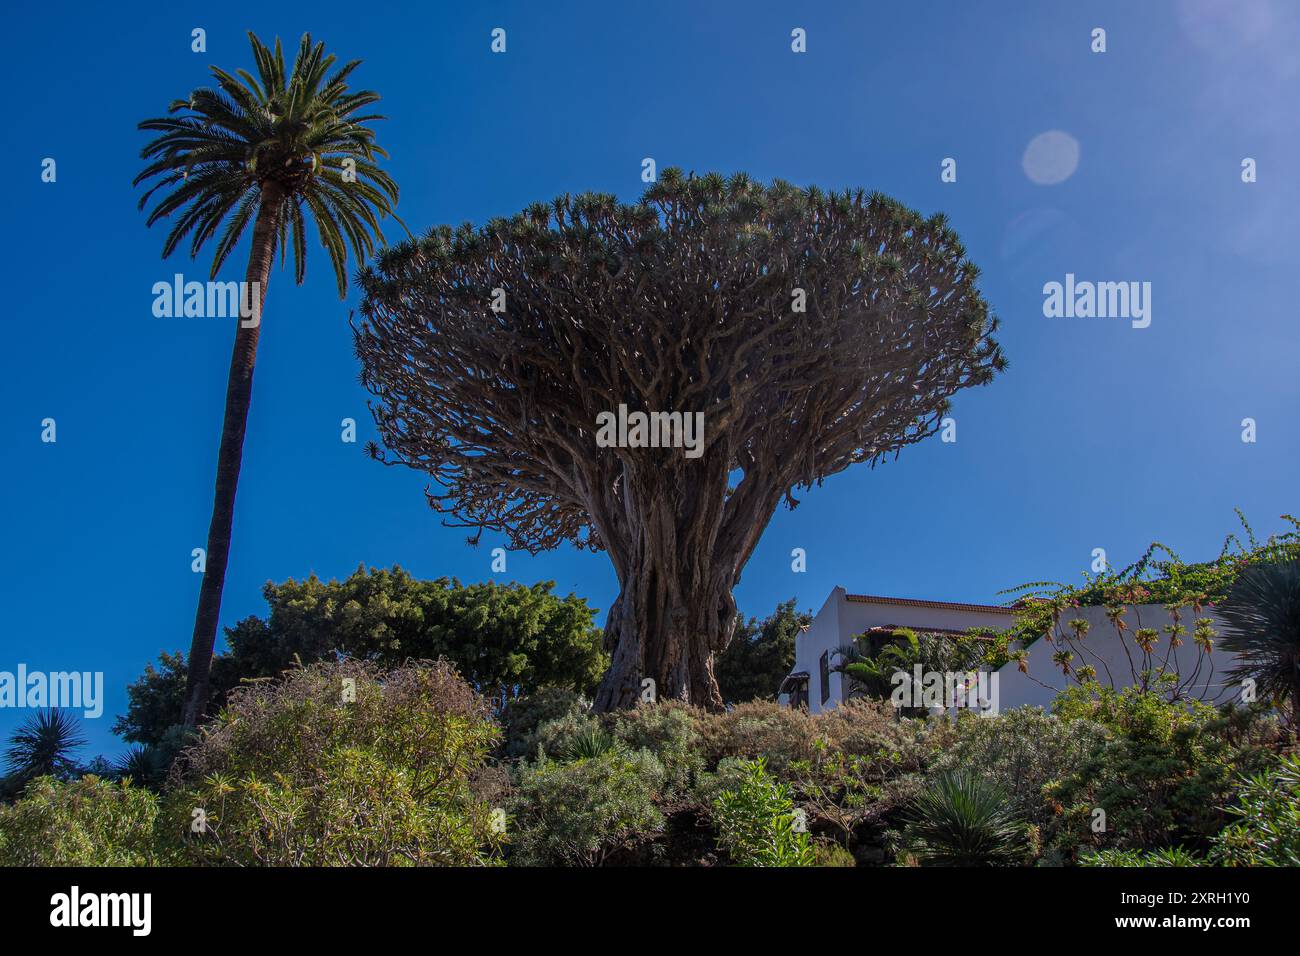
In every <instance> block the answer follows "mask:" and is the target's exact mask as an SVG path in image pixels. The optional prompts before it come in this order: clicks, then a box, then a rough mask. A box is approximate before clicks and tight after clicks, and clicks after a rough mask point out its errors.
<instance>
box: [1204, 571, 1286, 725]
mask: <svg viewBox="0 0 1300 956" xmlns="http://www.w3.org/2000/svg"><path fill="white" fill-rule="evenodd" d="M1218 611H1219V615H1220V617H1222V619H1223V622H1224V628H1223V633H1222V635H1221V637H1220V639H1219V642H1220V646H1222V647H1223V648H1224V649H1225V650H1228V651H1232V652H1233V653H1234V654H1236V655H1237V659H1238V663H1237V665H1236V666H1235V667H1233V668H1232V669H1231V670H1230V671H1229V672H1228V676H1230V677H1231V678H1233V679H1234V680H1248V679H1249V680H1253V681H1254V682H1255V685H1256V688H1257V690H1258V691H1259V693H1260V696H1261V697H1265V698H1271V699H1272V700H1273V701H1275V702H1276V703H1277V704H1278V705H1279V706H1280V705H1281V704H1282V703H1283V702H1285V701H1287V700H1290V702H1291V730H1292V733H1294V734H1296V735H1297V736H1300V560H1291V561H1279V562H1275V563H1272V564H1259V565H1254V566H1252V567H1249V568H1246V569H1245V570H1244V571H1242V572H1241V574H1240V575H1239V576H1238V577H1237V580H1236V582H1235V583H1234V584H1233V586H1232V590H1231V591H1230V592H1229V593H1228V598H1227V600H1226V601H1225V602H1224V603H1223V605H1222V606H1221V607H1219V608H1218Z"/></svg>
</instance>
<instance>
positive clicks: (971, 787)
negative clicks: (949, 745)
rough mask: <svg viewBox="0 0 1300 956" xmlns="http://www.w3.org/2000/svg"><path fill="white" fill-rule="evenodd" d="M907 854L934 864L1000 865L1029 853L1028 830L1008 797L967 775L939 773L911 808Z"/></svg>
mask: <svg viewBox="0 0 1300 956" xmlns="http://www.w3.org/2000/svg"><path fill="white" fill-rule="evenodd" d="M903 842H904V844H905V846H906V847H907V850H908V852H909V853H910V854H911V855H912V856H914V857H915V858H916V859H917V860H918V861H919V862H921V863H922V864H931V865H934V866H997V865H1007V864H1011V863H1015V862H1018V861H1019V860H1021V859H1023V857H1024V855H1025V851H1026V849H1027V847H1026V841H1025V829H1024V825H1023V823H1022V821H1021V820H1020V819H1019V818H1018V817H1017V816H1016V814H1015V811H1014V809H1013V808H1012V805H1011V803H1010V801H1009V800H1008V799H1007V795H1006V793H1005V792H1004V791H1003V790H1002V788H1001V787H999V786H997V785H996V784H994V783H992V782H990V781H989V780H987V779H985V778H983V777H980V776H978V775H977V774H973V773H969V772H967V771H956V772H949V773H944V774H941V775H940V776H939V777H937V778H936V779H935V780H934V782H933V784H932V786H931V787H930V788H929V789H927V790H926V791H925V792H924V793H922V794H921V795H920V796H918V797H917V798H916V800H915V802H914V803H913V804H912V807H911V809H910V812H909V814H908V816H907V821H906V827H905V829H904V831H903Z"/></svg>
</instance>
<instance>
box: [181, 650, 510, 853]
mask: <svg viewBox="0 0 1300 956" xmlns="http://www.w3.org/2000/svg"><path fill="white" fill-rule="evenodd" d="M349 682H350V683H349ZM352 696H355V699H354V700H353V699H350V698H351V697H352ZM498 736H499V731H498V729H497V727H496V725H495V724H494V723H493V721H492V719H491V717H490V713H489V709H488V705H487V703H486V701H484V699H483V698H482V697H481V696H479V695H478V694H476V693H475V692H474V691H473V689H472V688H470V687H469V685H467V684H466V683H465V682H464V681H463V680H461V679H460V677H459V676H458V675H457V674H456V672H455V670H454V669H453V668H452V667H451V666H450V665H448V664H446V663H443V662H439V663H437V664H432V665H429V664H412V665H408V666H406V667H402V668H400V669H398V670H394V671H388V672H384V671H381V670H379V669H377V668H376V667H374V666H372V665H368V664H363V663H360V662H357V661H344V662H342V663H334V664H324V663H321V664H314V665H312V666H310V667H307V668H304V669H300V670H297V671H291V672H289V674H288V675H287V676H286V677H285V678H284V679H283V680H281V681H278V682H275V683H261V684H254V685H250V686H245V687H242V688H239V689H237V690H235V691H234V692H232V694H231V695H230V698H229V702H228V704H227V707H226V708H225V710H223V711H222V713H221V714H220V716H219V717H218V718H217V719H216V720H215V721H213V722H212V723H211V724H210V725H209V726H208V727H207V728H206V729H205V732H204V734H203V736H202V738H201V740H200V741H199V742H198V743H197V744H195V745H194V746H193V747H191V748H190V749H188V750H187V751H185V753H184V754H183V755H182V757H181V759H180V760H179V761H178V763H177V765H176V767H175V768H174V769H173V788H174V789H173V791H172V792H171V793H169V795H168V797H167V798H166V801H165V803H164V808H165V816H164V819H165V821H166V826H167V828H168V833H170V834H171V835H173V836H174V837H181V838H182V849H183V852H184V855H185V858H186V859H187V860H189V861H191V862H196V863H216V864H227V865H231V864H233V865H271V866H284V865H295V866H296V865H306V866H336V865H337V866H358V865H360V866H369V865H377V866H384V865H391V866H396V865H426V866H427V865H461V866H464V865H474V864H483V863H488V862H491V861H492V859H493V855H494V849H495V847H496V846H497V844H498V843H499V842H500V833H499V829H500V827H499V826H498V825H497V821H498V820H499V815H495V814H494V813H493V808H492V807H491V805H490V803H489V801H488V800H487V799H485V795H484V792H483V788H482V786H481V783H482V781H481V779H480V776H482V775H483V774H484V770H485V760H486V758H487V755H488V753H489V751H490V750H491V749H492V747H493V745H494V744H495V743H496V741H497V739H498ZM484 779H486V777H484ZM196 809H197V810H201V811H202V818H196V816H195V810H196ZM200 823H202V825H200ZM196 831H197V832H196Z"/></svg>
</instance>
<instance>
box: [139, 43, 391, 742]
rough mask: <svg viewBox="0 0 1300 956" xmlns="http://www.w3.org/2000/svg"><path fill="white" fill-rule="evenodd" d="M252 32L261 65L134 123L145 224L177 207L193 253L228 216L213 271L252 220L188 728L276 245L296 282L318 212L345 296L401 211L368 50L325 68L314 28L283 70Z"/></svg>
mask: <svg viewBox="0 0 1300 956" xmlns="http://www.w3.org/2000/svg"><path fill="white" fill-rule="evenodd" d="M248 37H249V40H250V42H251V43H252V46H253V59H254V61H255V62H256V65H257V74H258V75H257V76H256V77H254V76H253V75H252V74H250V73H249V72H248V71H247V70H236V71H235V73H236V75H235V76H232V75H230V74H229V73H227V72H225V71H224V70H220V69H218V68H217V67H212V75H213V76H214V77H215V78H216V83H217V86H216V88H215V89H212V88H206V87H205V88H200V89H197V90H195V91H194V92H193V93H191V94H190V96H189V99H186V100H177V101H176V102H174V103H172V105H171V108H170V110H169V111H168V113H169V115H168V116H165V117H162V118H159V119H149V120H145V121H144V122H142V123H140V129H142V130H152V131H155V132H158V133H160V134H161V135H159V136H158V137H157V138H156V139H154V140H153V141H152V142H150V143H149V145H148V146H146V147H145V148H144V150H143V151H142V153H141V157H142V158H143V159H146V160H149V161H150V162H149V164H148V165H147V166H146V167H145V168H144V170H143V171H141V173H140V175H138V176H136V178H135V184H136V185H139V184H140V183H142V182H145V181H146V180H150V179H154V178H155V177H157V179H156V181H155V182H153V184H152V185H151V187H150V188H149V190H148V191H147V192H146V193H145V194H144V196H143V197H142V198H141V199H140V208H141V209H144V208H145V206H146V205H147V204H148V202H149V199H150V197H151V196H153V195H154V193H155V192H157V191H158V190H162V191H163V192H162V194H161V198H160V199H159V201H158V202H157V204H156V205H155V206H154V207H153V209H152V211H151V212H150V213H149V218H148V224H149V225H150V226H152V225H153V224H154V223H156V222H158V221H159V220H160V219H163V218H166V217H169V216H171V214H173V213H177V214H178V215H177V217H176V220H175V223H174V225H173V226H172V228H171V231H170V232H169V233H168V234H167V239H166V241H165V242H164V243H163V251H162V254H163V258H164V259H165V258H167V257H168V256H170V255H171V253H172V252H173V251H174V250H175V249H176V247H177V245H179V244H180V242H181V241H182V240H183V239H185V238H186V236H190V249H189V251H190V255H191V257H197V256H198V254H199V250H200V249H202V248H203V246H204V245H205V244H206V243H207V241H208V240H209V239H211V238H213V237H214V236H216V235H217V231H218V229H219V228H220V229H221V234H220V238H219V239H218V240H217V244H216V251H215V254H214V256H213V259H212V272H211V276H212V277H213V278H215V277H216V275H217V272H218V270H219V269H220V268H221V265H222V263H223V262H225V261H226V258H227V257H228V256H229V255H230V253H231V251H232V250H233V249H234V248H235V245H236V244H237V243H238V242H239V239H240V237H241V236H243V234H244V232H245V231H246V229H247V227H248V224H249V222H252V223H253V234H252V247H251V248H250V250H249V254H248V268H247V271H246V273H245V275H246V283H247V289H248V290H250V291H249V293H248V295H249V298H248V300H247V301H248V304H249V305H250V306H252V307H254V308H256V312H254V313H253V316H255V317H256V321H251V322H245V321H241V322H239V324H238V330H237V331H236V333H235V348H234V353H233V354H232V356H231V359H230V376H229V379H228V381H227V383H226V410H225V418H224V421H223V423H222V427H221V449H220V451H219V453H218V455H217V480H216V490H215V494H214V495H213V502H212V523H211V525H210V526H209V528H208V547H207V566H206V570H205V573H204V575H203V584H202V586H201V588H200V589H199V606H198V611H197V613H196V614H195V617H194V637H193V640H192V642H191V644H190V659H189V672H188V675H187V679H186V694H185V697H186V699H185V711H184V721H185V724H186V726H189V727H192V726H194V725H195V724H196V723H197V722H198V721H199V720H200V719H201V718H202V717H203V716H204V710H205V708H206V706H207V698H208V672H209V669H210V667H211V664H212V650H213V646H214V644H215V642H216V637H217V619H218V616H219V614H220V611H221V591H222V587H223V585H224V584H225V579H226V562H227V560H228V558H229V554H230V529H231V523H232V521H233V519H234V509H235V489H236V486H237V485H238V482H239V466H240V461H241V459H242V456H243V448H244V429H245V426H246V425H247V422H248V407H249V402H250V401H251V398H252V392H253V366H254V363H255V361H256V359H257V339H258V333H259V331H260V328H261V326H260V318H261V315H262V305H263V304H264V302H265V299H266V283H267V280H268V279H269V278H270V273H271V263H272V260H273V258H274V256H275V252H276V249H277V248H278V249H279V251H280V261H281V263H282V264H283V262H284V258H285V249H286V247H287V246H289V245H290V244H292V246H293V260H294V277H295V279H296V281H297V282H298V283H299V284H301V283H302V281H303V276H304V274H305V265H306V263H305V261H304V260H305V259H306V254H307V227H306V223H305V221H304V220H305V218H306V216H310V217H311V218H312V219H314V220H315V222H316V230H317V235H318V236H319V239H320V243H321V245H322V246H323V247H324V248H325V251H326V252H327V253H329V257H330V262H331V263H332V265H333V266H334V277H335V279H336V280H337V282H338V291H339V297H340V298H343V296H344V295H346V293H347V285H348V277H347V258H348V253H347V249H346V245H348V244H350V245H351V247H352V252H353V254H354V256H355V257H356V259H357V260H358V261H362V260H364V259H365V258H366V257H368V256H369V255H370V254H371V253H372V252H373V250H374V248H375V244H376V242H378V243H379V244H380V245H382V244H383V242H384V238H383V233H382V232H381V230H380V227H379V220H380V219H382V218H383V217H384V216H386V215H393V216H394V218H395V219H396V215H395V214H394V213H393V206H394V205H395V204H396V202H397V185H396V184H395V183H394V182H393V180H392V179H391V178H389V176H388V174H387V173H385V172H383V171H382V170H381V169H379V167H378V166H376V165H375V162H374V161H375V157H377V156H382V157H387V155H388V154H387V153H386V152H384V150H383V149H381V148H380V147H379V146H377V145H376V144H375V138H374V131H373V130H372V129H370V128H369V126H368V124H370V123H372V122H374V121H375V120H380V119H383V117H382V116H378V115H375V114H368V113H365V112H364V111H365V108H366V107H368V106H369V105H370V104H372V103H374V102H375V101H377V100H378V99H379V94H377V93H373V92H370V91H368V90H363V91H359V92H351V91H349V88H348V85H347V78H348V76H349V74H351V73H352V71H353V70H354V69H356V67H357V66H358V64H359V63H360V62H361V61H360V60H353V61H351V62H349V63H347V64H345V65H343V66H342V67H340V68H339V69H338V70H336V71H335V72H334V73H333V74H332V75H330V69H331V67H332V66H333V65H334V61H335V58H334V57H333V56H332V55H330V56H326V55H325V49H324V46H325V45H324V44H323V43H317V44H316V45H314V46H313V45H312V42H311V35H310V34H306V35H304V36H303V38H302V42H301V44H300V45H299V47H298V55H297V58H296V59H295V60H294V64H293V69H292V71H286V69H285V63H284V56H283V53H282V51H281V49H280V41H279V40H278V39H277V40H276V41H275V49H274V50H270V49H268V48H267V47H266V46H265V44H263V43H262V42H261V41H260V40H259V39H258V38H257V37H256V36H255V35H254V34H253V33H251V32H250V33H249V35H248ZM304 212H305V213H306V216H305V215H304ZM398 222H399V223H400V222H401V220H400V219H399V220H398ZM223 223H224V228H222V224H223ZM345 239H346V243H345Z"/></svg>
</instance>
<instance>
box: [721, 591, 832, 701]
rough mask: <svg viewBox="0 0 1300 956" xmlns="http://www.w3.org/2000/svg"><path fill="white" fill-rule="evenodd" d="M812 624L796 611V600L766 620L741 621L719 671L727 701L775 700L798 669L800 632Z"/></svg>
mask: <svg viewBox="0 0 1300 956" xmlns="http://www.w3.org/2000/svg"><path fill="white" fill-rule="evenodd" d="M811 622H812V615H811V614H809V613H807V612H806V611H796V610H795V609H794V598H791V599H790V600H788V601H783V602H782V603H780V604H778V605H777V606H776V610H775V611H773V612H772V614H770V615H769V616H768V617H766V618H763V619H762V620H759V619H758V618H756V617H751V618H750V619H749V620H748V621H746V620H744V619H743V618H740V617H737V619H736V632H735V634H734V635H733V636H732V638H731V643H730V644H729V645H727V649H726V650H725V651H723V652H722V654H720V655H719V656H718V663H717V667H716V669H715V670H716V674H717V678H718V689H719V691H721V693H722V699H723V701H724V702H725V703H728V704H743V703H745V702H746V701H750V700H775V699H776V692H777V691H778V690H779V689H780V687H781V681H782V679H783V678H784V677H785V675H786V674H788V673H790V669H791V668H792V667H794V642H795V638H796V637H798V635H799V629H800V628H801V627H803V626H804V625H805V624H809V623H811Z"/></svg>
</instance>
